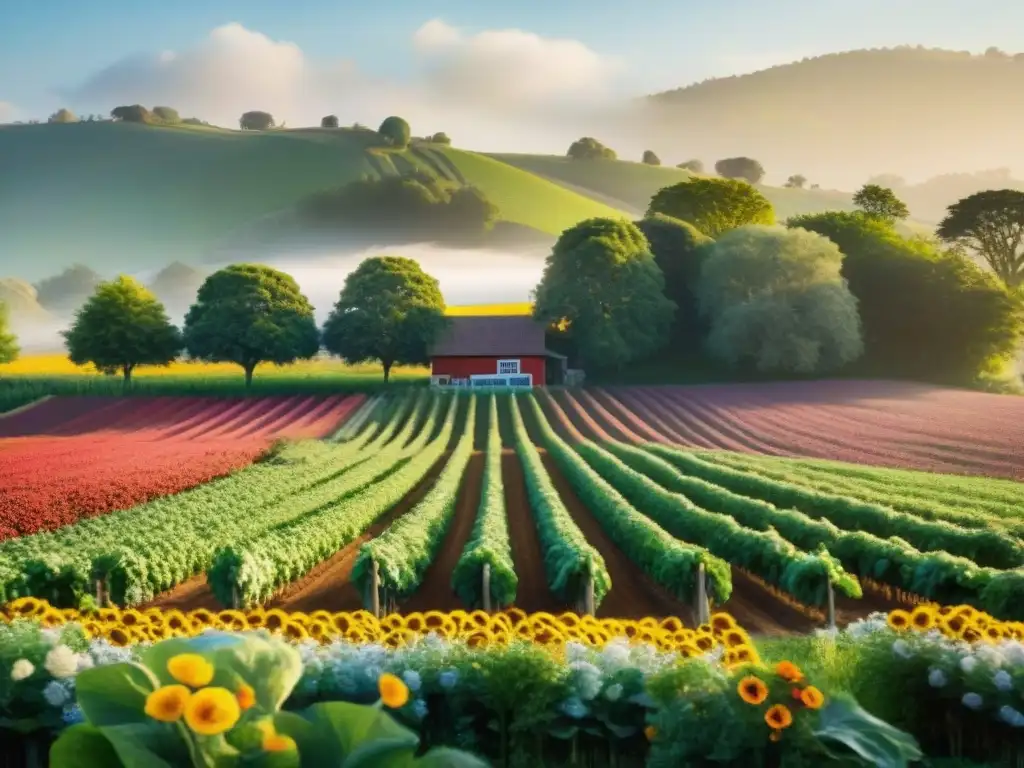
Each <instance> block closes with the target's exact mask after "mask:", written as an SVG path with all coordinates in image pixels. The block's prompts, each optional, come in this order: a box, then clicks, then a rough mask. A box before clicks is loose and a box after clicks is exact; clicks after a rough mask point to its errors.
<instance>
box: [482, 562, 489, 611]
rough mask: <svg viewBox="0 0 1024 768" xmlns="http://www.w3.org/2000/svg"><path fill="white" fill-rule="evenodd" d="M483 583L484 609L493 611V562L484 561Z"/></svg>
mask: <svg viewBox="0 0 1024 768" xmlns="http://www.w3.org/2000/svg"><path fill="white" fill-rule="evenodd" d="M482 581H483V583H482V585H481V596H482V598H483V604H484V610H485V611H487V612H488V613H490V612H491V564H490V563H484V568H483V575H482Z"/></svg>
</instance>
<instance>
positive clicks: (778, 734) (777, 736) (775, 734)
mask: <svg viewBox="0 0 1024 768" xmlns="http://www.w3.org/2000/svg"><path fill="white" fill-rule="evenodd" d="M768 738H769V739H771V740H772V741H781V740H782V731H780V730H774V731H772V733H771V735H770V736H769V737H768Z"/></svg>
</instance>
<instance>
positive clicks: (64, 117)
mask: <svg viewBox="0 0 1024 768" xmlns="http://www.w3.org/2000/svg"><path fill="white" fill-rule="evenodd" d="M47 122H48V123H77V122H78V118H77V117H76V116H75V113H74V112H72V111H71V110H70V109H58V110H57V111H56V112H54V113H53V114H52V115H50V117H49V119H47Z"/></svg>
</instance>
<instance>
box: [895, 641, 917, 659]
mask: <svg viewBox="0 0 1024 768" xmlns="http://www.w3.org/2000/svg"><path fill="white" fill-rule="evenodd" d="M892 652H893V653H895V654H896V655H897V656H899V657H900V658H902V659H909V658H910V657H911V656H913V655H914V652H913V651H912V650H911V648H910V645H909V644H908V643H907V641H906V640H896V641H894V642H893V644H892Z"/></svg>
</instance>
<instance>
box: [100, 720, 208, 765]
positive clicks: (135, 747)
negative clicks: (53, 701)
mask: <svg viewBox="0 0 1024 768" xmlns="http://www.w3.org/2000/svg"><path fill="white" fill-rule="evenodd" d="M101 730H102V732H103V735H104V736H105V737H106V738H107V739H108V740H109V741H110V743H111V745H113V747H114V750H115V751H116V752H117V756H118V758H120V760H121V764H122V765H123V766H124V768H176V767H177V766H186V765H194V762H193V761H192V759H191V758H190V756H189V749H188V744H187V742H186V741H185V738H184V737H183V734H182V733H181V731H180V730H179V727H178V726H175V725H170V724H168V723H159V722H156V721H152V720H151V721H149V722H148V723H126V724H124V725H113V726H108V727H105V728H102V729H101ZM204 765H210V766H212V765H213V763H212V761H211V762H208V763H204ZM94 768H95V767H94ZM104 768H106V766H104Z"/></svg>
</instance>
